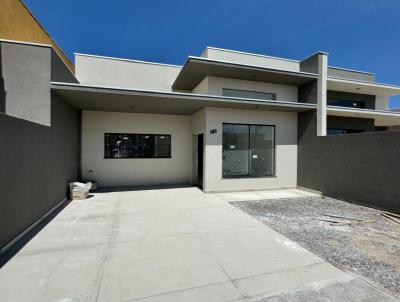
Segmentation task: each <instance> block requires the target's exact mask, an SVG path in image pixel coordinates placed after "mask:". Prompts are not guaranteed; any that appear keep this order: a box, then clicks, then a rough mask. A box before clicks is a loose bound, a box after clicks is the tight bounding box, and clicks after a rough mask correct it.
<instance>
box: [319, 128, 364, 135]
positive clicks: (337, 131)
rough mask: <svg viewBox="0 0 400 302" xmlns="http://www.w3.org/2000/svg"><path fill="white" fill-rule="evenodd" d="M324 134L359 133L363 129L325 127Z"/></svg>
mask: <svg viewBox="0 0 400 302" xmlns="http://www.w3.org/2000/svg"><path fill="white" fill-rule="evenodd" d="M326 130H327V132H326V134H328V135H341V134H350V133H361V132H364V131H363V130H359V129H339V128H327V129H326Z"/></svg>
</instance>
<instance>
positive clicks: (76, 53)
mask: <svg viewBox="0 0 400 302" xmlns="http://www.w3.org/2000/svg"><path fill="white" fill-rule="evenodd" d="M74 55H75V56H82V57H92V58H100V59H107V60H116V61H124V62H132V63H141V64H150V65H159V66H167V67H176V68H182V66H180V65H172V64H163V63H157V62H148V61H140V60H132V59H124V58H115V57H107V56H99V55H90V54H84V53H79V52H74Z"/></svg>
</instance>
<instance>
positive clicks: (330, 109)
mask: <svg viewBox="0 0 400 302" xmlns="http://www.w3.org/2000/svg"><path fill="white" fill-rule="evenodd" d="M327 109H328V113H329V112H349V113H356V114H357V113H358V114H373V115H383V116H393V117H399V118H400V112H393V111H391V110H375V109H363V108H348V107H339V106H330V105H329V106H327Z"/></svg>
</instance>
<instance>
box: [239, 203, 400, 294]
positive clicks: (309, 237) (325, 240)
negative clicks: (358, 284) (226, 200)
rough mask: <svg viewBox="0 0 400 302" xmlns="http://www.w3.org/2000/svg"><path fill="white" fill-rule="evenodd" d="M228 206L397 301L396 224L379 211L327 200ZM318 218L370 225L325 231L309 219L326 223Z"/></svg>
mask: <svg viewBox="0 0 400 302" xmlns="http://www.w3.org/2000/svg"><path fill="white" fill-rule="evenodd" d="M232 204H233V205H234V206H236V207H238V208H240V209H241V210H242V211H244V212H246V213H248V214H250V215H252V216H253V217H255V218H257V219H259V220H260V221H262V222H263V223H265V224H266V225H268V226H270V227H271V228H273V229H275V230H276V231H278V232H279V233H281V234H283V235H285V236H286V237H288V238H289V239H291V240H293V241H295V242H297V243H299V244H300V245H302V246H303V247H304V248H306V249H308V250H309V251H311V252H313V253H315V254H316V255H318V256H320V257H321V258H322V259H324V260H325V261H327V262H329V263H331V264H333V265H334V266H336V267H338V268H340V269H342V270H344V271H346V272H348V273H351V274H353V275H355V276H358V277H361V278H363V279H364V280H367V281H369V282H370V283H371V284H374V285H376V286H377V287H380V288H384V289H386V290H387V291H388V292H389V293H392V294H393V295H394V296H397V297H400V224H397V223H395V222H392V221H390V220H388V219H386V218H384V217H383V216H381V215H380V211H378V210H375V209H371V208H368V207H363V206H359V205H354V204H350V203H347V202H343V201H340V200H337V199H332V198H327V197H326V198H325V197H304V198H288V199H275V200H263V201H238V202H233V203H232ZM324 214H335V215H342V216H347V217H354V218H359V219H366V220H374V222H373V223H365V224H354V225H349V226H331V225H330V224H329V223H328V222H323V221H318V220H316V219H314V218H325V219H327V218H328V217H326V216H324ZM331 219H335V218H331Z"/></svg>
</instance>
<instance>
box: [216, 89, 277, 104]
mask: <svg viewBox="0 0 400 302" xmlns="http://www.w3.org/2000/svg"><path fill="white" fill-rule="evenodd" d="M224 90H231V91H241V92H252V93H259V94H271V95H272V100H270V99H258V98H256V99H255V98H243V97H239V96H228V95H224ZM222 96H226V97H230V98H235V97H236V98H240V99H251V100H261V101H276V98H277V94H276V93H275V92H265V91H257V90H245V89H234V88H225V87H222Z"/></svg>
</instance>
